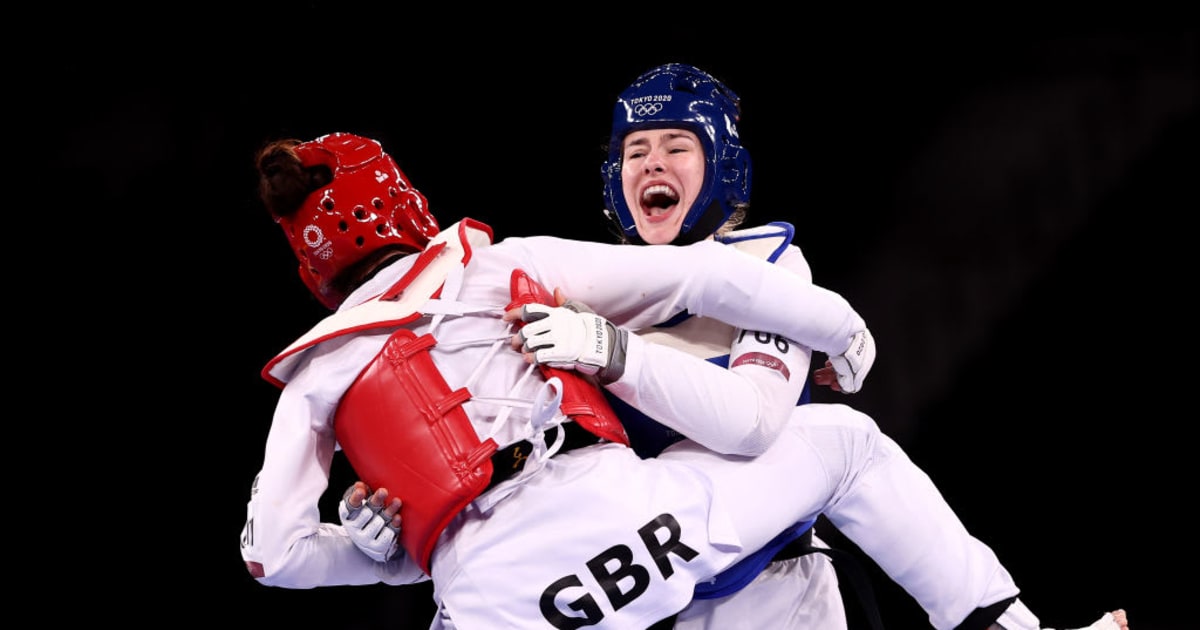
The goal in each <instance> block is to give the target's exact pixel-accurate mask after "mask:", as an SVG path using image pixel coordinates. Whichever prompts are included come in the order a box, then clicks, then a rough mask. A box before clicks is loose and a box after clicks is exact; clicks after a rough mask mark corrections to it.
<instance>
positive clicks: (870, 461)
mask: <svg viewBox="0 0 1200 630" xmlns="http://www.w3.org/2000/svg"><path fill="white" fill-rule="evenodd" d="M696 448H698V447H695V445H690V444H688V443H686V442H685V443H681V444H680V445H677V446H675V447H672V448H671V449H668V450H667V451H666V452H664V453H663V455H661V456H660V458H669V459H678V460H685V461H686V460H691V459H695V460H697V465H701V464H703V465H705V466H707V468H705V469H704V470H705V471H706V472H707V474H708V475H709V477H710V478H711V479H712V482H713V484H714V492H713V494H714V504H715V505H716V506H718V507H724V508H726V509H728V510H729V513H730V517H731V518H732V519H733V520H734V522H735V526H736V527H737V529H738V532H739V534H740V535H742V542H743V544H745V545H746V547H747V548H750V549H753V548H756V547H757V546H759V545H761V544H763V543H765V542H766V541H767V540H769V539H770V537H771V536H772V535H774V534H775V533H777V532H778V531H782V530H781V529H780V528H781V527H786V526H787V524H788V523H792V522H795V521H796V520H802V519H808V518H815V517H816V515H817V514H821V513H824V514H825V515H826V517H828V518H829V521H830V522H831V523H833V525H834V526H836V527H837V528H838V530H839V531H841V532H842V533H843V534H845V535H846V536H847V537H848V538H849V539H850V540H852V541H854V543H855V544H857V545H858V546H859V547H860V548H861V549H862V550H863V551H864V552H865V553H867V555H869V556H870V557H871V558H872V559H873V560H874V561H875V562H876V563H877V564H878V565H879V566H880V568H882V569H883V570H884V571H885V572H886V573H887V574H888V576H890V577H891V578H892V579H893V580H894V581H896V583H897V584H899V585H900V586H901V587H903V588H904V589H905V590H906V591H907V592H908V593H909V594H910V595H911V596H912V597H913V598H914V599H916V600H917V603H918V604H920V605H921V607H922V608H923V609H924V610H925V611H926V613H928V614H929V618H930V622H931V623H932V625H933V626H934V627H935V628H939V629H943V630H949V629H951V628H954V627H955V626H957V625H958V624H959V623H960V622H961V621H963V620H964V619H965V618H966V617H967V615H968V614H970V613H971V612H972V611H974V610H975V609H976V608H980V607H985V606H987V605H988V604H993V603H996V602H999V601H1001V600H1003V599H1005V598H1011V597H1015V596H1016V595H1017V592H1018V591H1017V587H1016V585H1015V584H1014V583H1013V580H1012V577H1011V576H1010V575H1009V574H1008V572H1007V571H1006V570H1005V569H1004V567H1003V566H1001V565H1000V563H999V561H998V560H997V558H996V555H995V553H994V552H993V551H992V550H991V549H990V548H989V547H988V546H987V545H984V544H983V543H982V542H980V541H979V540H977V539H976V538H974V537H973V536H971V535H970V533H969V532H967V530H966V528H965V527H964V526H963V524H962V522H961V521H960V520H959V519H958V517H957V516H956V515H955V514H954V512H953V511H952V510H951V509H950V506H949V505H947V504H946V501H945V499H944V498H943V497H942V495H941V493H940V492H939V491H938V489H937V488H936V487H935V486H934V484H933V482H932V481H931V480H930V479H929V477H928V476H927V475H926V474H925V473H924V472H923V471H921V470H920V469H919V468H917V467H916V465H915V464H913V463H912V461H911V460H910V459H909V458H908V456H907V455H906V454H905V453H904V452H903V451H902V450H901V449H900V447H899V446H898V445H897V444H896V443H895V442H894V441H893V440H892V439H890V438H888V437H887V436H886V435H884V434H883V433H881V432H880V430H879V427H878V426H877V425H876V424H875V422H874V421H873V420H871V418H869V417H868V416H866V415H865V414H862V413H860V412H857V411H855V410H853V409H851V408H849V407H846V406H844V405H825V404H809V405H801V406H799V407H797V408H796V411H795V412H794V415H793V422H792V423H791V424H790V425H789V427H788V429H787V431H785V432H784V434H783V435H782V436H781V437H780V439H779V440H778V441H777V442H776V443H775V444H774V445H772V447H771V448H769V449H768V450H767V451H766V452H765V453H763V454H762V455H760V456H759V457H758V458H755V461H754V462H752V463H749V464H748V465H747V463H746V461H745V459H744V458H740V461H739V458H713V457H711V455H710V456H709V457H707V458H704V457H701V456H700V455H699V454H698V453H696V452H694V449H696ZM948 584H949V585H954V588H947V585H948Z"/></svg>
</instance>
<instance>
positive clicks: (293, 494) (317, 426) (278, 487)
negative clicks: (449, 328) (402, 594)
mask: <svg viewBox="0 0 1200 630" xmlns="http://www.w3.org/2000/svg"><path fill="white" fill-rule="evenodd" d="M335 345H336V344H335ZM356 345H357V346H359V347H357V348H351V349H350V351H349V352H343V353H342V356H329V355H328V353H323V352H322V351H321V349H316V350H315V351H314V352H315V354H316V356H314V358H313V359H312V360H311V361H310V363H309V364H308V368H307V369H302V370H300V371H299V372H297V373H296V375H295V376H294V377H293V378H292V380H291V381H290V382H289V383H288V385H287V387H285V388H284V389H283V391H282V392H281V394H280V397H279V401H278V403H277V405H276V408H275V415H274V417H273V419H272V422H271V429H270V432H269V434H268V436H267V445H266V453H265V457H264V459H263V466H262V469H261V470H260V472H259V474H258V476H257V477H256V479H255V483H254V488H253V489H252V491H251V497H250V502H249V505H248V508H247V509H248V518H247V523H246V528H245V530H244V531H243V535H242V556H243V559H245V560H246V561H247V562H256V563H258V564H259V565H261V567H262V571H263V573H264V575H263V576H262V577H258V578H257V579H258V581H259V582H260V583H262V584H265V585H269V586H280V587H285V588H313V587H316V586H332V585H355V584H374V583H378V582H385V583H388V584H410V583H414V582H418V581H423V580H424V579H427V577H426V576H425V575H424V574H423V573H422V572H421V570H420V569H419V568H418V567H417V566H416V565H415V564H414V563H412V562H410V561H409V560H408V559H407V556H403V554H401V556H402V557H401V556H398V557H397V558H394V559H393V560H391V561H389V562H387V563H381V562H375V561H374V560H372V559H371V558H369V557H368V556H367V555H366V554H364V553H362V552H361V551H360V550H359V549H358V548H357V547H356V546H354V542H353V541H352V540H351V539H350V538H349V536H348V535H347V534H346V532H345V529H344V528H343V527H342V526H341V525H340V524H332V523H322V522H321V513H320V509H319V507H318V501H319V500H320V498H321V496H322V494H323V493H324V492H325V491H326V489H327V487H328V485H329V470H330V464H331V462H332V459H333V456H334V449H335V442H336V439H335V437H334V434H333V428H332V420H331V418H332V414H333V412H334V409H335V408H336V405H337V400H338V399H339V398H340V397H341V394H342V393H343V392H344V391H345V390H346V388H347V387H348V386H349V384H350V383H351V382H352V381H353V379H354V377H355V375H357V372H358V369H361V366H362V365H365V364H366V363H365V362H366V361H367V360H369V357H370V356H373V353H374V352H377V351H378V348H377V347H375V344H366V343H363V340H361V339H360V340H357V344H356ZM364 354H365V355H367V357H368V358H366V359H364V358H363V357H362V356H358V355H364ZM347 355H348V356H347ZM355 366H358V367H357V368H356V367H355ZM342 490H343V489H340V488H339V489H334V491H336V492H338V493H339V494H340V492H341V491H342Z"/></svg>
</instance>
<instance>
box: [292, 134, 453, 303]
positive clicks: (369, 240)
mask: <svg viewBox="0 0 1200 630" xmlns="http://www.w3.org/2000/svg"><path fill="white" fill-rule="evenodd" d="M294 150H295V153H296V155H297V157H299V158H300V162H301V165H302V166H304V167H306V168H309V167H314V166H319V165H324V166H327V167H328V168H329V169H330V170H331V171H332V174H333V178H332V179H331V180H330V181H329V183H328V184H326V185H323V186H321V187H319V188H318V189H316V190H315V191H313V192H312V193H311V194H309V195H308V197H307V198H305V199H304V202H303V203H302V204H301V206H300V209H299V210H298V211H296V212H295V213H294V214H291V215H288V216H282V217H281V216H277V217H275V221H276V222H277V223H279V225H280V226H281V227H282V228H283V231H284V234H285V235H287V238H288V242H289V243H290V244H291V246H292V251H293V252H294V253H295V254H296V258H297V259H299V261H300V278H301V279H302V280H304V284H305V286H307V287H308V289H309V291H311V292H312V293H313V295H315V296H316V297H317V299H319V300H320V301H321V303H322V304H324V305H325V306H327V307H329V308H331V309H335V308H337V307H338V306H339V305H341V303H342V301H343V300H345V299H346V294H345V289H344V288H343V287H341V286H339V283H338V282H337V280H338V276H339V275H340V274H342V273H343V272H345V271H346V270H347V269H350V268H351V267H353V266H354V265H356V264H358V263H360V262H362V261H363V260H365V259H366V258H367V257H369V256H371V255H372V254H374V253H376V252H378V251H379V250H381V249H383V248H393V249H401V250H406V251H420V250H422V249H424V248H425V246H426V245H427V244H428V243H429V240H430V239H431V238H433V237H434V236H436V235H437V233H438V231H439V228H438V224H437V220H436V219H435V218H434V217H433V215H431V214H430V213H429V209H428V201H427V200H426V199H425V196H424V195H422V194H421V192H420V191H418V190H417V189H416V188H414V187H413V186H412V184H411V183H409V181H408V177H406V176H405V175H404V172H403V171H401V170H400V167H399V166H397V165H396V162H395V161H394V160H392V158H391V156H389V155H388V154H387V153H385V152H384V151H383V147H382V146H381V145H380V144H379V143H378V142H376V141H375V140H372V139H370V138H364V137H362V136H356V135H353V134H348V133H332V134H328V135H325V136H321V137H320V138H317V139H316V140H313V141H311V142H303V143H300V144H298V145H296V147H295V149H294Z"/></svg>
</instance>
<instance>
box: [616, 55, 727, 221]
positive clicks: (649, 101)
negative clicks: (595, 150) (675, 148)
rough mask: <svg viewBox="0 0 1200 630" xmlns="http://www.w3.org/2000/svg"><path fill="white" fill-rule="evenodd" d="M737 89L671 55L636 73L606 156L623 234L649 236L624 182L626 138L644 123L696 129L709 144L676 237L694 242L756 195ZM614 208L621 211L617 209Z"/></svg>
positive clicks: (622, 99)
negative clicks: (640, 227)
mask: <svg viewBox="0 0 1200 630" xmlns="http://www.w3.org/2000/svg"><path fill="white" fill-rule="evenodd" d="M739 116H740V113H739V98H738V95H737V94H735V93H734V92H733V90H730V89H729V88H728V87H726V86H725V85H724V84H723V83H721V82H720V81H718V80H717V79H715V78H713V76H712V75H710V74H708V73H707V72H704V71H703V70H700V69H699V68H696V67H694V66H689V65H686V64H681V63H669V64H665V65H662V66H659V67H657V68H654V69H652V70H650V71H648V72H646V73H644V74H642V76H640V77H638V78H637V80H635V81H634V82H633V83H632V84H631V85H630V86H629V87H628V88H626V89H625V91H624V92H622V93H621V95H620V96H619V97H618V98H617V104H616V107H614V108H613V126H612V136H611V137H610V139H609V145H608V161H606V162H605V163H604V166H603V167H602V169H601V175H602V176H603V178H604V203H605V214H607V215H608V216H609V218H610V219H612V220H613V221H614V222H615V223H616V224H617V226H618V227H619V229H620V230H621V232H622V233H623V234H624V235H625V238H626V239H628V240H629V241H631V242H635V243H639V244H641V243H643V242H644V241H642V239H641V238H640V237H639V236H638V233H637V226H636V225H635V224H634V222H633V214H632V212H631V211H630V209H629V204H627V203H626V202H625V194H624V191H623V190H622V188H621V157H622V153H623V151H622V144H623V143H624V140H625V136H627V135H629V134H630V133H632V132H634V131H641V130H643V129H664V128H681V129H687V130H690V131H691V132H692V133H695V134H696V135H697V136H698V137H699V138H700V142H701V144H702V145H703V146H704V157H705V174H704V185H703V188H702V189H701V191H700V195H699V196H697V197H696V201H695V203H693V204H692V207H691V208H689V209H688V210H687V214H686V215H685V216H684V219H683V226H682V227H681V229H680V232H679V236H677V237H676V238H675V240H674V241H673V242H672V244H675V245H683V244H687V243H694V242H696V241H700V240H703V239H705V238H707V237H709V236H711V235H712V234H713V233H714V232H716V231H717V229H718V228H720V227H721V225H722V224H724V223H725V221H726V220H727V219H729V216H730V215H731V214H733V212H734V210H736V209H737V207H738V206H739V205H742V204H745V203H748V202H749V200H750V153H749V152H748V151H746V149H745V148H744V147H742V144H741V141H740V140H739V139H738V130H737V122H738V118H739ZM614 215H615V216H614Z"/></svg>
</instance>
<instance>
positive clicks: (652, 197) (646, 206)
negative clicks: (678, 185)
mask: <svg viewBox="0 0 1200 630" xmlns="http://www.w3.org/2000/svg"><path fill="white" fill-rule="evenodd" d="M678 203H679V193H677V192H675V191H674V190H672V189H671V187H670V186H667V185H665V184H655V185H653V186H650V187H648V188H646V190H644V191H642V212H645V213H646V214H648V215H650V216H654V215H661V214H666V213H668V212H670V211H671V209H672V208H674V207H675V205H676V204H678Z"/></svg>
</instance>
